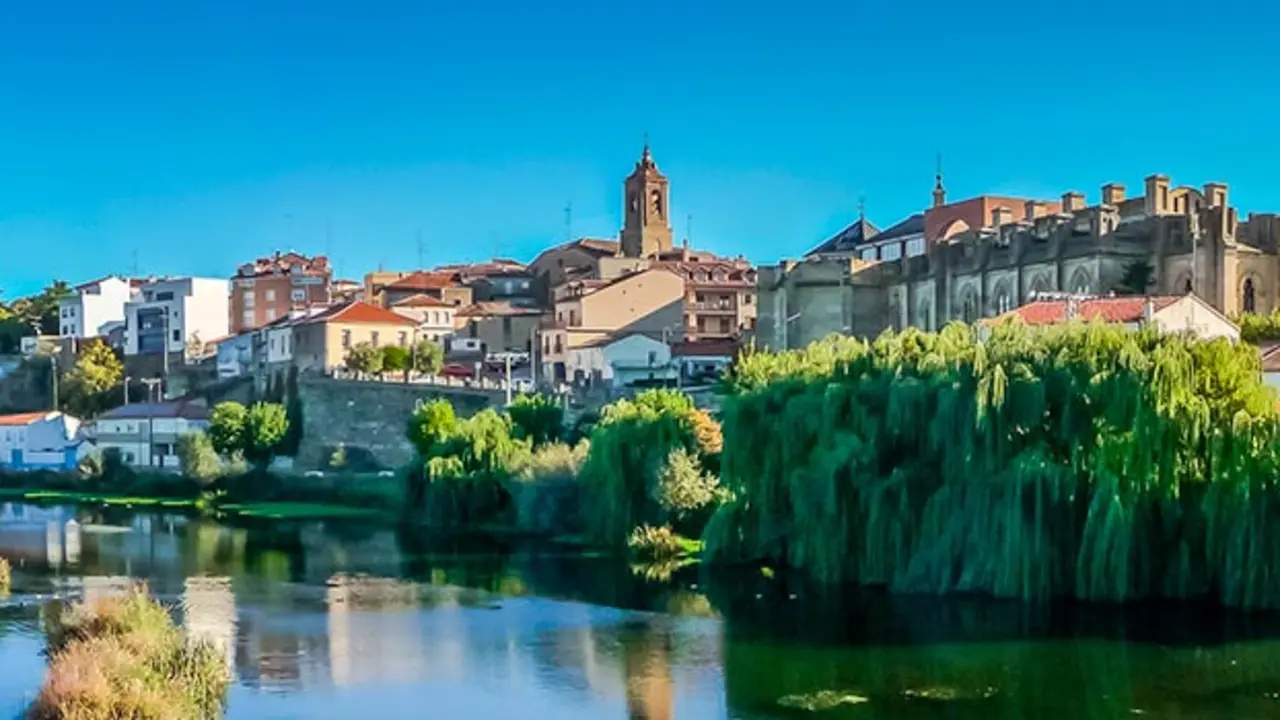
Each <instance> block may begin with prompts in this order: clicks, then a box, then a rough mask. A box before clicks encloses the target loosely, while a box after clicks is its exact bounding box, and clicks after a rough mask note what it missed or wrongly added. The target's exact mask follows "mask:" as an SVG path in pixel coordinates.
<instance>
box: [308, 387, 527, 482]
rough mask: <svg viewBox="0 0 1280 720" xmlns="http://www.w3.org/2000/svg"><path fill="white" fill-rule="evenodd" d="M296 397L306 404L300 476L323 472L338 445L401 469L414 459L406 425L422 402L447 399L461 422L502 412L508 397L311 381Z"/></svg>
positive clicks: (469, 391) (492, 393) (488, 392)
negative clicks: (483, 413) (491, 411)
mask: <svg viewBox="0 0 1280 720" xmlns="http://www.w3.org/2000/svg"><path fill="white" fill-rule="evenodd" d="M298 396H299V398H300V399H301V400H302V444H301V446H300V447H299V448H298V455H297V458H296V459H295V464H294V467H295V468H296V469H298V470H314V469H321V468H324V467H325V466H327V464H328V462H329V457H330V455H331V454H332V452H333V448H335V447H337V446H338V445H344V446H345V447H346V448H347V452H348V457H351V456H352V455H354V454H355V453H359V454H361V455H364V454H365V453H368V455H369V456H370V458H371V459H372V460H374V461H376V462H377V463H378V464H380V465H382V466H384V467H387V468H398V467H401V466H403V465H405V464H406V463H408V462H409V461H410V460H412V459H413V447H412V446H411V445H410V444H409V442H408V440H406V439H405V424H406V423H407V422H408V420H409V416H410V415H411V414H412V413H413V410H414V407H415V406H416V405H417V403H418V402H419V401H420V400H421V401H425V400H432V399H435V398H440V397H443V398H447V399H448V400H449V401H450V402H452V403H453V407H454V410H455V411H456V412H457V413H458V415H459V416H461V417H468V416H471V415H474V414H475V413H476V412H479V411H480V410H483V409H484V408H486V407H491V406H492V407H501V406H502V404H503V402H504V401H505V399H506V396H505V393H504V392H502V391H494V390H472V389H464V388H441V387H435V386H428V385H404V384H400V383H390V382H375V381H361V380H335V379H332V378H324V377H314V376H307V375H303V376H301V377H299V378H298Z"/></svg>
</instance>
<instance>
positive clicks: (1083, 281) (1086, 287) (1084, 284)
mask: <svg viewBox="0 0 1280 720" xmlns="http://www.w3.org/2000/svg"><path fill="white" fill-rule="evenodd" d="M1070 289H1071V292H1073V293H1076V294H1078V295H1088V294H1089V293H1091V292H1093V279H1092V278H1090V277H1089V271H1088V270H1086V269H1084V268H1080V269H1078V270H1076V271H1075V273H1073V274H1072V275H1071V285H1070Z"/></svg>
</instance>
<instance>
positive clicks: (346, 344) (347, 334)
mask: <svg viewBox="0 0 1280 720" xmlns="http://www.w3.org/2000/svg"><path fill="white" fill-rule="evenodd" d="M342 347H343V348H344V349H345V348H350V347H351V331H350V330H343V331H342Z"/></svg>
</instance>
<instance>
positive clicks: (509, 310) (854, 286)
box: [0, 144, 1280, 467]
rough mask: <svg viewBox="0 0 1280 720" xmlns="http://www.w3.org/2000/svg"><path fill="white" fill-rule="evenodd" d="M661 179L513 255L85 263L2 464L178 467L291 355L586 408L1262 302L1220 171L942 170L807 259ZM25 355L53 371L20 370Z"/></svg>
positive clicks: (312, 363) (1276, 249) (1250, 238)
mask: <svg viewBox="0 0 1280 720" xmlns="http://www.w3.org/2000/svg"><path fill="white" fill-rule="evenodd" d="M670 193H671V181H670V180H669V179H668V177H667V176H666V175H664V174H663V173H662V171H661V170H660V169H659V167H658V164H657V162H656V160H655V159H654V155H653V153H652V151H651V149H650V148H649V146H648V145H647V144H646V145H645V147H644V148H643V150H642V151H641V153H640V156H639V158H638V159H637V160H636V162H635V166H634V168H633V169H632V170H631V172H630V173H629V174H628V175H627V176H626V177H625V179H624V181H623V194H622V198H621V201H622V203H623V225H622V227H621V228H620V230H619V232H618V235H617V236H616V237H614V238H589V237H584V238H577V239H571V240H568V241H565V242H562V243H560V244H556V245H553V246H551V247H548V248H546V249H545V250H543V251H542V252H541V253H539V254H538V255H537V256H536V257H534V258H532V259H530V260H529V261H527V262H525V261H521V260H517V259H511V258H492V259H489V260H484V261H476V262H471V263H465V264H451V265H442V266H438V267H430V268H403V269H398V270H385V269H382V268H379V269H377V270H372V271H369V272H366V273H365V274H364V275H363V276H361V277H356V276H351V277H341V276H338V275H336V274H335V270H334V267H333V265H332V264H331V263H330V260H329V258H327V257H325V256H324V255H316V256H308V255H305V254H303V253H300V252H297V251H295V250H285V249H277V250H273V251H271V252H270V253H269V254H265V255H263V256H261V257H257V258H253V259H249V260H247V261H246V262H245V263H243V264H242V265H240V266H239V267H236V268H234V269H230V270H229V272H228V273H227V276H225V277H154V276H151V277H122V276H114V275H107V276H103V277H97V278H91V279H83V280H81V281H79V282H77V283H76V284H74V285H69V286H66V287H64V288H62V291H61V293H60V295H59V296H58V297H57V298H56V302H57V306H56V317H57V322H56V325H57V327H56V328H55V329H56V332H48V331H47V330H48V328H44V329H43V330H45V332H38V331H37V330H40V328H31V329H30V331H29V332H24V333H23V335H24V336H23V337H21V339H20V343H19V348H15V349H17V350H19V352H18V353H15V354H14V355H13V356H11V359H10V360H8V361H6V362H5V363H4V364H3V365H0V410H3V411H6V412H9V413H10V414H8V415H4V416H2V417H0V426H3V427H4V428H5V431H4V432H0V464H3V465H7V466H17V467H36V466H45V465H48V466H54V467H62V466H67V465H68V464H74V462H75V461H76V457H77V454H78V453H79V454H82V453H83V452H84V448H83V447H82V446H85V445H86V444H87V440H86V439H87V438H91V439H92V441H93V443H94V444H95V445H97V446H99V447H101V446H103V445H104V444H105V445H107V446H113V447H117V448H119V449H120V450H121V451H122V454H123V456H124V457H125V458H126V459H127V460H128V461H130V462H133V463H136V464H140V465H147V466H151V465H156V466H160V467H176V463H177V459H176V457H175V447H176V439H177V438H178V437H179V436H180V435H181V434H182V433H183V432H186V431H188V430H189V429H198V428H199V427H201V424H202V423H205V422H207V419H208V409H207V407H208V403H207V402H206V401H205V400H203V399H201V398H208V397H209V392H208V390H209V389H210V388H227V387H234V386H236V385H237V384H238V383H240V384H244V383H248V385H249V386H250V387H252V388H255V389H256V391H257V392H261V391H263V389H264V388H268V387H270V386H272V384H273V383H275V384H276V385H277V386H278V385H279V383H280V382H282V381H281V380H280V378H282V377H284V376H285V375H286V374H289V373H292V374H294V375H295V376H296V375H299V374H301V375H304V376H323V377H327V378H331V379H336V380H346V381H351V382H383V383H398V384H401V385H412V386H419V385H432V386H440V387H444V388H458V389H468V388H472V389H477V390H481V391H492V392H495V393H497V394H498V395H500V396H505V397H506V398H507V401H508V402H509V399H510V397H511V396H512V394H513V393H522V392H532V391H539V392H544V393H547V394H551V395H554V396H558V397H561V398H563V401H564V402H565V403H566V404H577V405H580V406H595V407H598V406H600V405H602V404H603V403H606V402H608V401H610V400H613V399H616V398H618V397H623V396H626V395H627V394H629V393H634V392H636V391H637V390H639V389H643V388H647V387H655V386H666V387H679V388H683V389H686V390H687V391H689V392H696V391H697V390H698V389H702V390H704V391H705V390H707V389H708V388H710V387H711V386H712V385H713V383H714V382H715V380H716V379H717V378H718V377H719V376H720V375H721V374H722V373H723V372H724V370H725V368H726V367H728V366H729V365H730V364H731V363H733V362H734V359H735V357H737V356H738V354H739V353H741V352H743V351H744V350H745V349H747V348H751V347H756V348H760V349H773V350H780V349H795V348H800V347H803V346H805V345H807V344H809V343H811V342H813V341H815V340H818V339H821V338H823V337H826V336H829V335H831V334H833V333H835V334H844V335H853V336H857V337H863V338H871V337H875V336H877V335H879V334H880V333H882V332H883V331H885V330H902V329H905V328H909V327H913V328H918V329H920V330H924V331H933V330H938V329H940V328H941V327H942V326H943V325H945V324H947V323H949V322H951V321H963V322H966V323H990V322H992V321H995V320H998V319H1000V318H1005V317H1013V316H1017V317H1019V318H1021V319H1022V320H1023V321H1024V322H1027V323H1029V324H1043V323H1056V322H1064V321H1067V320H1070V319H1073V318H1079V319H1084V320H1091V319H1096V318H1101V319H1103V320H1105V321H1107V322H1113V323H1119V324H1125V325H1129V326H1134V327H1136V326H1139V325H1142V324H1144V323H1154V324H1155V325H1156V326H1158V327H1160V328H1161V329H1163V330H1166V331H1169V332H1187V331H1189V332H1192V333H1194V334H1196V335H1199V336H1202V337H1206V338H1212V337H1226V338H1229V339H1231V340H1233V341H1236V340H1239V339H1240V337H1241V331H1240V327H1239V326H1238V325H1237V324H1236V322H1234V321H1233V318H1239V317H1240V316H1242V315H1245V314H1253V315H1266V314H1268V313H1271V312H1272V311H1273V310H1275V308H1276V304H1277V297H1278V293H1277V284H1278V283H1280V262H1278V261H1280V257H1278V256H1280V222H1278V221H1277V215H1275V214H1259V213H1253V212H1250V213H1248V214H1247V215H1246V216H1245V218H1244V219H1243V220H1242V219H1240V217H1239V213H1238V211H1237V209H1236V208H1235V207H1232V206H1231V205H1230V202H1229V196H1228V190H1227V186H1226V185H1224V184H1220V183H1207V184H1205V185H1203V186H1202V187H1199V188H1196V187H1190V186H1175V185H1173V184H1172V183H1171V181H1170V179H1169V178H1167V177H1165V176H1163V175H1151V176H1148V177H1147V178H1146V179H1145V180H1144V183H1143V192H1142V194H1141V195H1127V194H1126V190H1125V187H1124V186H1123V185H1120V184H1117V183H1107V184H1105V185H1103V186H1102V187H1101V191H1100V194H1099V196H1098V198H1097V201H1096V202H1094V203H1092V204H1091V203H1089V202H1088V201H1087V200H1086V196H1085V195H1084V194H1083V193H1080V192H1076V191H1069V192H1065V193H1063V194H1062V195H1061V196H1060V197H1058V198H1053V199H1044V198H1019V197H1003V196H986V195H984V196H978V197H970V198H959V199H950V198H948V196H947V191H946V189H945V187H944V184H943V176H942V173H941V170H939V172H938V174H937V175H936V177H935V178H934V185H933V189H932V193H931V196H930V197H929V199H928V202H927V203H922V208H921V209H920V210H919V211H917V212H914V213H912V214H910V215H909V216H907V217H905V218H900V219H897V220H896V221H893V222H890V223H887V224H886V226H885V227H884V228H883V229H881V227H880V226H878V225H876V224H873V223H872V222H871V221H870V220H868V219H867V218H866V217H865V216H863V214H862V212H861V211H859V213H858V217H857V219H856V220H855V221H854V222H853V223H852V224H850V225H849V226H848V227H846V228H844V229H842V230H841V231H840V232H838V233H836V234H835V235H834V236H832V237H830V238H827V239H821V240H820V241H817V242H815V244H814V246H813V249H812V250H810V251H809V252H808V253H806V254H805V256H804V257H802V258H799V259H785V260H781V261H780V262H777V263H776V264H770V265H766V266H761V267H756V266H754V265H753V264H752V263H750V262H748V261H747V260H746V259H745V258H743V257H741V256H739V257H723V256H719V255H716V254H714V253H711V252H707V251H704V250H699V249H697V248H694V247H691V246H690V243H689V240H688V238H685V239H684V240H683V241H681V242H679V243H677V242H676V241H675V235H674V233H673V231H672V224H671V218H670V217H669V216H668V209H669V207H670ZM95 345H105V346H106V347H108V348H110V349H111V350H112V351H113V352H114V353H115V354H116V355H117V356H118V357H120V358H122V360H123V366H124V378H123V380H122V382H121V384H122V385H123V395H122V397H120V398H118V402H115V403H109V405H112V406H111V407H103V408H99V409H98V411H97V412H94V413H93V414H94V415H95V417H94V418H93V430H92V432H85V431H80V430H79V426H80V423H81V420H79V419H77V418H75V417H69V416H67V417H64V416H63V415H62V414H61V412H60V411H61V410H68V411H70V410H71V409H70V408H64V407H60V406H58V403H57V401H51V400H50V395H49V393H54V394H56V393H57V392H58V391H57V389H56V387H54V388H53V389H51V390H49V393H44V391H45V389H46V387H45V385H46V384H53V385H56V381H57V378H58V377H59V375H60V371H59V368H61V372H66V371H67V370H68V369H70V368H72V367H73V366H75V364H76V363H77V360H78V358H79V357H81V355H82V354H83V353H84V352H85V351H86V349H87V348H90V347H93V346H95ZM394 348H399V349H401V350H403V352H399V351H396V350H390V349H394ZM433 348H434V349H433ZM420 349H421V350H420ZM1273 350H1274V347H1272V346H1271V345H1270V344H1264V346H1263V350H1262V352H1263V366H1264V372H1265V375H1266V380H1267V382H1268V383H1269V384H1272V385H1276V386H1280V356H1277V357H1272V356H1273V355H1276V353H1274V352H1272V351H1273ZM397 353H398V357H399V359H396V357H397ZM384 354H385V356H386V358H390V359H385V358H384V357H383V355H384ZM415 354H416V355H430V356H432V357H434V358H437V359H438V360H428V361H427V362H426V363H425V364H424V363H423V362H422V359H421V358H418V359H414V358H413V356H414V355H415ZM370 357H375V358H376V360H377V362H376V363H374V364H373V365H370V364H369V362H368V358H370ZM384 359H385V362H384ZM41 363H44V364H47V365H48V366H49V367H50V369H51V370H52V372H51V373H50V372H46V373H45V374H44V375H33V374H32V373H30V372H28V373H26V374H25V376H24V373H22V372H20V369H21V368H23V367H27V368H30V367H32V366H35V365H40V364H41ZM6 376H7V377H6ZM46 377H47V378H49V379H48V380H45V379H43V378H46ZM33 378H40V379H33ZM6 385H8V386H10V387H9V388H8V389H7V390H6ZM15 387H17V388H26V390H28V391H31V389H32V387H35V389H36V391H35V392H34V393H31V392H28V394H27V395H26V396H23V395H22V393H21V392H19V391H17V390H15V389H14V388H15ZM131 388H132V393H131ZM42 393H44V394H42ZM131 395H132V396H131ZM55 396H56V395H55ZM86 419H88V418H86ZM144 426H145V428H146V431H145V433H144V432H143V430H142V428H143V427H144ZM45 436H47V437H45ZM36 438H43V439H40V440H39V441H37V440H35V439H36ZM76 448H81V449H79V450H77V449H76Z"/></svg>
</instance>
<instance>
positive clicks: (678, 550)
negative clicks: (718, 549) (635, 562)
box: [627, 525, 699, 560]
mask: <svg viewBox="0 0 1280 720" xmlns="http://www.w3.org/2000/svg"><path fill="white" fill-rule="evenodd" d="M698 547H699V546H698V541H697V540H690V539H688V538H685V537H681V536H680V535H677V534H676V532H675V531H674V530H672V529H671V528H670V527H668V526H666V525H661V526H658V527H654V526H653V525H641V526H640V527H637V528H635V529H634V530H632V531H631V534H630V535H629V536H628V537H627V548H628V549H630V550H631V553H632V555H634V556H636V557H637V558H640V559H644V560H671V559H675V558H681V557H686V556H688V555H693V554H695V553H697V552H698Z"/></svg>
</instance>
